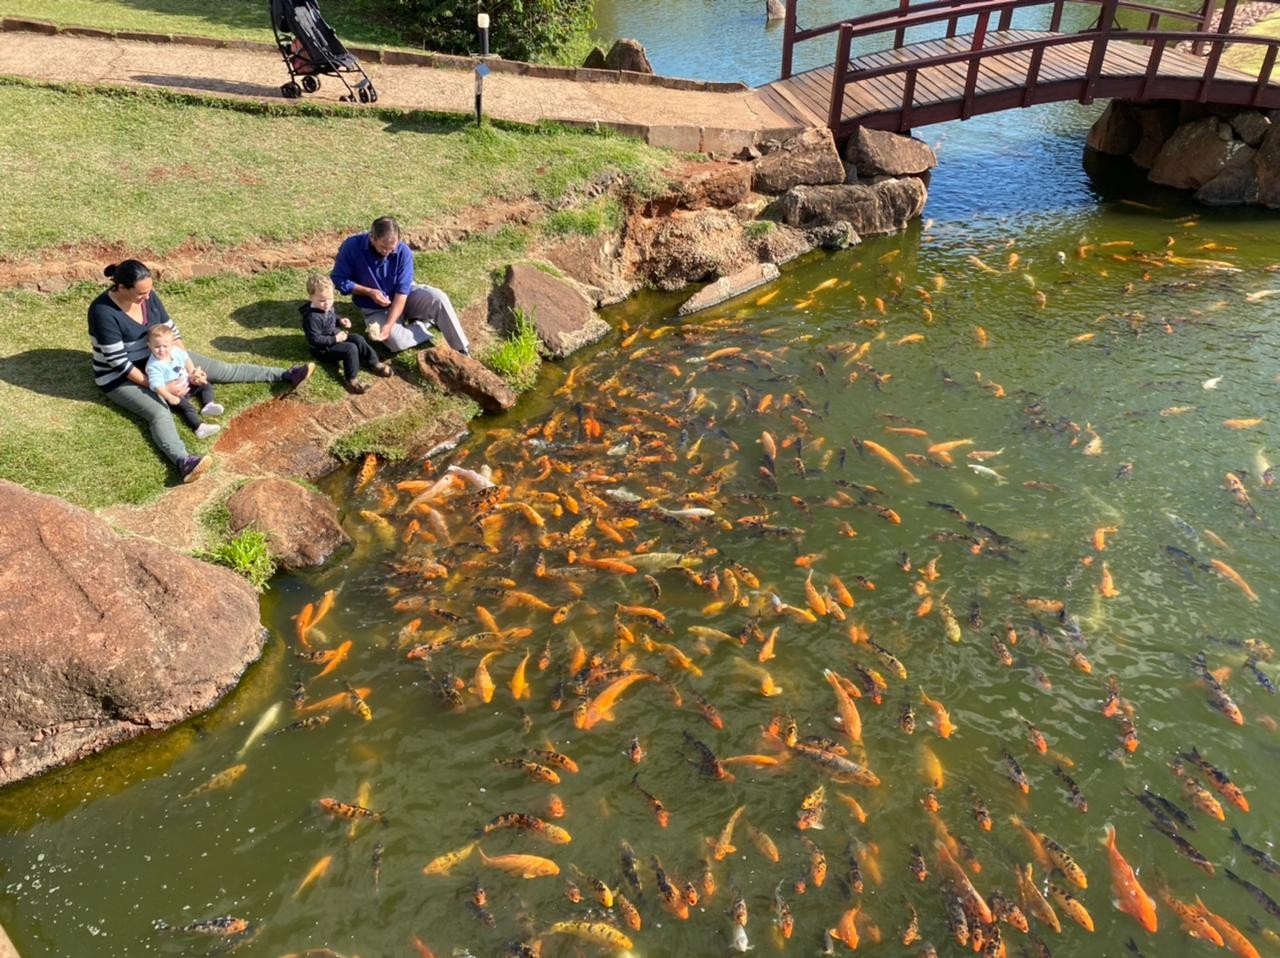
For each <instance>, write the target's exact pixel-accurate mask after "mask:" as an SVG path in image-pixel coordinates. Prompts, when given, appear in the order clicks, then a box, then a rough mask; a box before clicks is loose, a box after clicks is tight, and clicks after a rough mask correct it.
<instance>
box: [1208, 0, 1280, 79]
mask: <svg viewBox="0 0 1280 958" xmlns="http://www.w3.org/2000/svg"><path fill="white" fill-rule="evenodd" d="M1243 32H1244V33H1252V34H1255V35H1257V36H1261V37H1276V38H1280V13H1273V14H1271V15H1270V16H1268V17H1264V18H1263V19H1261V20H1259V21H1258V22H1257V23H1255V24H1254V25H1253V26H1251V27H1249V28H1248V29H1247V30H1244V31H1243ZM1266 55H1267V48H1266V47H1264V46H1260V45H1258V44H1254V43H1237V44H1235V45H1234V46H1228V47H1227V48H1226V49H1225V50H1223V51H1222V61H1221V62H1222V65H1223V66H1227V67H1231V68H1232V69H1235V70H1240V71H1242V72H1244V73H1250V74H1253V75H1254V76H1257V75H1258V73H1259V72H1260V71H1261V70H1262V60H1263V58H1264V57H1265V56H1266ZM1277 80H1280V70H1277V69H1273V70H1272V71H1271V82H1273V83H1274V82H1276V81H1277Z"/></svg>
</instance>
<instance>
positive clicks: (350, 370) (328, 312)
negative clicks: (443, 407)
mask: <svg viewBox="0 0 1280 958" xmlns="http://www.w3.org/2000/svg"><path fill="white" fill-rule="evenodd" d="M307 295H308V296H310V297H311V302H309V303H307V304H306V305H305V306H302V307H300V309H299V311H300V312H301V313H302V331H303V332H304V333H305V334H306V336H307V345H308V346H310V347H311V354H312V355H313V356H315V357H316V359H337V360H341V362H342V378H343V380H344V381H345V383H346V386H347V390H348V391H349V392H353V393H356V394H360V393H366V392H368V391H369V387H368V385H366V384H365V383H363V382H360V380H359V379H358V378H357V377H359V375H360V367H361V364H363V365H364V366H366V367H368V368H369V370H370V371H371V372H373V373H374V375H377V376H390V375H391V367H390V366H389V365H387V364H386V363H384V362H382V361H381V360H379V359H378V354H377V353H375V352H374V351H373V347H372V346H370V345H369V343H368V341H367V340H366V339H365V338H364V337H363V336H361V335H360V334H359V333H352V332H348V330H349V329H350V328H351V320H349V319H347V318H346V317H345V316H339V315H338V314H337V313H336V312H334V309H333V281H332V280H331V279H329V277H328V276H325V275H324V274H323V273H312V274H311V275H310V276H308V277H307Z"/></svg>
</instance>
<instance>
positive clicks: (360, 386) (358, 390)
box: [347, 379, 369, 396]
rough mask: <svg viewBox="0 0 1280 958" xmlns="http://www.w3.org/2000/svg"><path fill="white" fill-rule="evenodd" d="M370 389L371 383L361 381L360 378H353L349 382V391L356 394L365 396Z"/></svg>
mask: <svg viewBox="0 0 1280 958" xmlns="http://www.w3.org/2000/svg"><path fill="white" fill-rule="evenodd" d="M368 391H369V385H368V384H367V383H362V382H360V380H358V379H352V380H350V381H349V382H348V383H347V392H349V393H353V394H354V395H356V396H363V395H364V394H365V393H367V392H368Z"/></svg>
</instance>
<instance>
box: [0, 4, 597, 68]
mask: <svg viewBox="0 0 1280 958" xmlns="http://www.w3.org/2000/svg"><path fill="white" fill-rule="evenodd" d="M591 8H592V0H496V2H494V3H491V4H488V5H487V9H488V10H489V13H490V14H491V16H492V43H491V46H492V49H493V50H494V52H495V53H498V54H500V55H502V56H504V57H506V58H507V59H510V60H532V61H535V62H546V63H566V64H574V65H576V64H578V63H581V62H582V59H583V58H584V57H585V56H586V53H587V51H588V50H590V40H589V35H588V34H589V31H590V29H591V27H592V26H593V22H592V18H591ZM321 13H322V14H323V16H324V18H325V20H326V21H328V23H329V25H330V26H331V27H333V29H334V31H335V32H336V33H337V34H338V36H339V37H341V38H342V39H343V41H344V42H346V43H348V44H355V45H365V46H381V47H403V48H412V49H418V50H421V49H428V50H435V51H439V52H442V53H456V54H469V53H478V52H479V49H480V48H479V43H478V38H477V34H476V26H475V13H476V11H475V8H474V7H473V6H472V5H467V4H463V5H461V6H458V7H455V6H453V5H444V4H440V3H437V2H435V0H324V3H323V4H322V5H321ZM0 16H12V17H29V18H32V19H37V20H50V21H52V22H54V23H57V24H59V25H60V26H81V27H97V28H98V29H102V30H136V31H140V32H145V33H177V34H188V35H194V36H205V37H215V38H218V39H225V40H258V41H262V42H266V43H271V42H274V39H275V38H274V36H273V34H272V32H271V19H270V14H269V13H268V4H267V2H266V0H218V2H217V3H199V4H197V3H192V2H190V0H146V2H143V3H138V2H134V0H0Z"/></svg>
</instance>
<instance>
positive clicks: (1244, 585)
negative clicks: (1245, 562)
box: [1209, 559, 1258, 602]
mask: <svg viewBox="0 0 1280 958" xmlns="http://www.w3.org/2000/svg"><path fill="white" fill-rule="evenodd" d="M1209 565H1211V566H1213V568H1214V569H1215V570H1217V572H1218V574H1219V575H1220V576H1222V577H1223V578H1224V579H1226V580H1227V581H1228V582H1231V583H1233V584H1235V585H1236V586H1238V587H1239V589H1240V591H1241V592H1243V593H1244V595H1245V598H1246V599H1248V600H1249V601H1250V602H1257V601H1258V593H1256V592H1254V591H1253V589H1251V588H1249V583H1248V582H1246V581H1245V580H1244V577H1243V576H1241V575H1240V573H1239V572H1237V571H1236V570H1235V569H1233V568H1231V566H1229V565H1227V564H1226V563H1225V562H1223V561H1221V560H1220V559H1210V560H1209Z"/></svg>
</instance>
